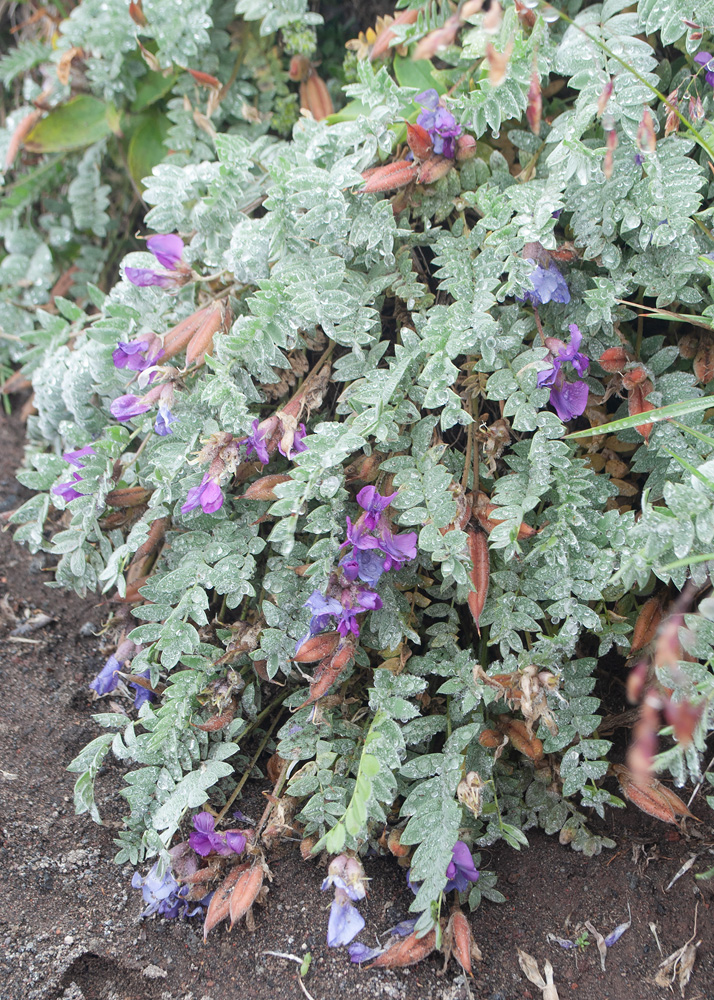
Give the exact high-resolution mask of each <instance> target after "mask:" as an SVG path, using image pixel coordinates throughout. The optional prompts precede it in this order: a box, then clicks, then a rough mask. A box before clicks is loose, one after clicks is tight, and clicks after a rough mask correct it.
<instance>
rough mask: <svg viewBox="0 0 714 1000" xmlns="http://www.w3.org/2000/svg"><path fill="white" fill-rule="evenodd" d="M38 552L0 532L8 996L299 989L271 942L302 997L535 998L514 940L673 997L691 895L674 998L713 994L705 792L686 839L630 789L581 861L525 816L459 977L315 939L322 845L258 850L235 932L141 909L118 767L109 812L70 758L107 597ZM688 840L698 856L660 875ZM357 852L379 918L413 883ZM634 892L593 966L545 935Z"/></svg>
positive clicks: (110, 770) (16, 432)
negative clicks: (61, 585) (79, 589)
mask: <svg viewBox="0 0 714 1000" xmlns="http://www.w3.org/2000/svg"><path fill="white" fill-rule="evenodd" d="M1 419H2V425H1V430H0V434H1V440H2V443H3V445H4V448H3V467H2V470H1V471H0V511H8V510H11V509H13V508H15V507H17V506H18V505H19V504H20V503H21V502H22V501H23V500H24V499H26V497H27V496H28V495H29V493H28V491H27V490H25V489H24V488H22V487H21V486H18V484H17V482H16V481H15V479H14V476H13V473H14V471H15V469H16V467H17V466H18V465H19V464H20V460H21V454H22V440H23V428H22V425H21V424H20V422H19V421H18V420H15V419H14V418H12V419H8V418H7V417H5V416H3V417H2V418H1ZM49 569H50V567H49V566H48V565H46V564H45V559H44V557H43V556H42V555H38V556H32V555H31V554H29V553H28V552H27V551H26V550H25V549H23V548H21V547H19V546H18V545H15V544H14V543H13V541H12V539H11V536H10V534H9V532H4V533H1V534H0V676H1V678H2V688H3V699H4V704H3V711H2V716H1V717H0V718H1V721H0V752H1V754H2V764H1V765H0V769H1V770H0V796H1V797H2V816H3V828H2V846H0V862H1V865H2V873H3V883H4V891H3V893H2V903H1V904H0V905H1V907H2V908H1V910H0V937H1V938H2V944H3V949H2V955H1V956H0V977H1V978H0V982H1V983H2V985H1V986H0V996H1V997H2V998H3V1000H19V998H23V1000H60V998H61V1000H82V998H85V1000H154V998H156V1000H229V998H230V1000H234V998H236V997H248V998H250V1000H287V998H293V997H295V998H297V997H301V996H303V995H304V994H303V992H302V990H301V986H300V983H299V982H298V966H297V965H296V964H294V963H292V962H286V961H284V960H283V959H281V958H280V957H277V956H275V955H270V954H267V953H268V952H270V951H273V952H282V953H291V954H293V955H298V956H304V955H305V954H306V953H307V952H310V954H311V955H312V964H311V966H310V969H309V972H308V973H307V976H306V977H305V980H304V983H305V987H306V988H307V989H308V990H309V992H310V995H311V996H312V997H313V998H314V1000H334V998H336V997H339V998H340V1000H357V998H372V997H376V998H381V997H385V998H390V1000H426V998H429V1000H467V998H468V997H473V998H479V1000H522V998H525V1000H531V998H534V997H537V996H538V995H539V993H540V989H539V988H538V987H536V986H532V985H531V984H529V982H528V981H527V980H526V978H525V977H524V975H523V973H522V972H521V969H520V967H519V962H518V949H521V950H522V951H524V952H526V953H528V954H529V955H532V956H533V957H534V958H535V960H536V962H537V963H538V966H539V967H540V968H543V966H544V963H545V962H546V960H547V961H549V962H550V963H551V964H552V967H553V970H554V983H555V986H556V988H557V990H558V995H559V996H560V997H561V998H563V997H568V996H573V997H578V998H579V1000H651V998H653V997H658V996H662V997H665V996H667V995H668V993H667V992H666V991H663V990H662V988H661V987H659V986H657V985H656V984H655V977H656V976H657V973H658V969H659V966H660V964H661V963H662V961H663V959H664V958H666V957H667V956H668V955H671V954H672V953H673V952H675V951H676V950H677V949H680V948H682V947H683V946H684V945H685V944H686V943H687V942H688V940H689V939H690V938H691V935H692V928H693V926H694V913H695V907H697V904H698V926H697V941H701V944H699V947H698V949H697V952H696V958H695V962H694V966H693V969H692V975H691V980H690V982H689V984H688V986H687V987H686V992H685V996H686V997H687V998H688V1000H712V998H714V958H713V945H714V922H713V921H712V919H711V907H712V903H713V902H714V883H712V882H705V881H697V880H696V879H695V875H696V873H697V872H698V871H699V872H701V871H706V870H707V869H708V868H711V866H712V846H711V845H712V842H713V841H714V837H713V836H712V830H711V826H710V817H711V811H710V810H708V809H707V807H706V804H705V803H703V801H702V799H701V796H700V797H698V798H697V799H696V800H695V802H694V804H693V812H694V813H695V814H696V815H697V816H698V817H699V818H700V819H703V820H704V822H703V823H701V824H697V825H696V826H697V829H696V830H693V831H690V834H695V835H696V836H689V835H683V834H682V833H680V832H679V831H678V830H677V829H673V828H672V827H671V826H667V825H665V824H664V823H658V822H657V821H656V820H654V819H652V818H650V817H649V816H647V815H645V814H643V813H641V812H639V811H638V810H636V809H635V808H634V807H633V806H629V807H628V808H627V810H625V811H619V812H615V811H611V812H609V813H608V817H607V821H606V823H605V824H604V825H602V827H601V829H602V832H603V833H605V834H606V835H607V836H608V837H611V838H612V839H613V840H615V841H616V845H617V846H616V848H615V849H614V850H612V851H604V852H603V853H602V854H600V855H598V856H597V857H594V858H586V857H583V856H582V855H581V854H576V853H574V852H572V851H571V850H569V849H568V848H566V847H563V846H561V845H560V844H559V843H558V841H557V839H555V838H552V837H546V836H545V835H544V834H542V833H540V832H539V831H529V833H528V837H529V841H530V847H529V848H527V849H524V850H522V851H521V852H516V851H513V850H511V849H510V848H508V847H507V846H505V845H503V844H499V845H498V846H497V847H495V848H494V849H492V850H486V851H483V852H482V857H483V863H484V865H486V864H487V867H488V868H490V869H493V870H495V871H496V872H497V873H498V876H499V882H498V888H499V889H500V891H501V892H503V894H504V895H505V896H506V902H505V903H503V904H501V905H496V904H493V903H490V902H487V901H485V902H484V903H482V905H481V906H480V907H479V909H478V910H477V911H476V912H475V913H474V914H471V915H469V917H468V919H469V922H470V924H471V928H472V932H473V936H474V938H475V940H476V942H477V943H478V945H479V947H480V949H481V952H482V953H483V961H482V962H479V963H476V964H475V965H474V979H473V980H467V978H466V977H465V976H464V975H463V974H460V975H457V976H454V973H453V969H454V968H455V966H454V964H453V963H452V966H451V967H450V968H449V971H448V972H447V974H446V975H445V976H443V977H442V976H440V974H439V973H440V967H441V960H440V957H439V956H437V955H434V956H433V957H431V958H429V959H427V960H426V961H424V962H423V963H421V964H420V965H418V966H416V967H414V968H410V969H403V970H396V971H392V970H379V969H374V970H368V969H365V968H359V967H357V966H353V965H351V964H350V962H349V959H348V956H347V953H346V951H345V950H344V949H339V950H335V949H328V948H327V945H326V940H325V933H326V929H327V915H328V914H327V907H328V906H329V900H328V901H327V902H326V899H325V896H324V895H323V894H322V893H321V892H320V883H321V881H322V877H323V876H324V874H325V872H324V869H323V868H322V867H321V863H320V861H319V860H318V861H316V860H311V861H307V862H305V861H303V860H302V859H301V857H300V852H299V850H298V845H297V844H296V843H292V842H289V841H285V842H283V843H282V844H280V845H279V846H278V847H276V849H275V850H274V851H273V852H272V853H271V857H270V866H271V870H272V872H273V875H274V880H273V882H272V883H271V891H270V895H269V897H268V901H267V905H266V906H264V907H261V908H259V909H258V911H257V913H256V930H255V932H254V933H251V932H250V931H249V930H248V929H247V928H246V927H245V926H243V925H241V926H237V927H236V928H235V929H234V931H233V933H229V932H228V929H227V925H225V924H224V925H221V927H219V928H217V929H216V930H215V931H214V932H213V933H212V935H211V938H210V940H209V944H208V945H206V946H204V943H203V933H202V925H201V921H191V920H187V921H178V920H173V921H169V920H155V919H149V920H145V921H142V920H140V918H139V914H140V912H141V910H142V899H141V893H139V892H136V891H135V890H132V889H131V886H130V882H131V876H132V874H133V869H132V868H131V866H124V867H121V868H120V867H117V866H116V865H115V864H114V862H113V860H112V859H113V856H114V854H115V846H114V844H113V836H114V834H115V832H116V830H117V829H119V827H120V822H119V821H120V816H121V799H120V798H119V796H118V795H117V791H118V788H119V786H120V778H121V775H122V768H121V767H120V766H119V765H118V764H117V762H115V761H113V759H112V758H111V756H110V757H109V758H107V763H106V764H105V766H104V768H103V769H102V772H101V773H100V778H99V781H98V786H97V787H98V794H99V803H98V804H99V807H100V812H101V814H102V816H103V817H104V821H105V825H104V826H103V827H99V826H96V825H95V824H93V823H92V822H91V821H90V820H89V819H88V817H87V816H75V815H74V812H73V806H72V786H73V782H74V776H73V775H72V774H69V773H68V772H67V771H66V765H67V764H68V763H69V761H70V760H71V759H72V758H73V757H74V756H75V755H76V754H77V752H78V751H79V750H80V749H81V747H82V746H84V745H85V744H86V743H87V742H88V741H89V740H91V739H92V738H94V737H95V736H96V735H97V734H98V732H99V727H98V726H97V725H96V724H95V723H94V722H93V721H92V718H91V716H92V713H93V712H94V711H95V708H94V706H93V705H92V703H91V700H90V693H91V692H90V691H89V689H88V687H87V684H88V682H89V680H91V678H92V677H93V676H94V675H95V674H96V672H97V671H98V669H99V668H100V667H101V665H102V663H103V661H104V658H105V655H104V653H103V651H102V648H101V638H100V637H98V635H97V633H99V632H100V629H101V624H102V621H103V619H104V618H105V617H106V614H107V608H106V605H105V603H104V599H102V598H90V599H87V600H84V601H82V600H79V599H78V598H76V597H73V596H72V595H68V594H66V593H64V592H61V591H58V590H53V589H49V588H47V587H46V586H45V581H46V580H47V579H50V578H51V574H50V573H49ZM269 787H270V783H269V782H268V780H267V779H266V781H265V782H262V783H261V782H256V781H252V782H249V783H248V785H247V786H246V790H245V797H244V799H243V800H242V802H241V808H242V809H243V811H245V812H246V813H248V814H249V815H251V805H252V806H253V813H255V814H259V811H260V810H261V809H262V806H263V805H264V802H265V800H264V798H263V797H262V792H263V791H266V790H268V789H269ZM687 797H688V796H687V795H685V796H684V798H685V800H686V798H687ZM594 825H595V826H597V822H596V823H595V824H594ZM692 826H694V824H692ZM692 854H697V855H698V856H699V857H698V861H697V862H696V863H694V864H693V865H692V866H690V867H689V868H688V869H687V870H686V871H685V872H684V874H683V875H681V876H680V877H679V878H678V879H677V880H676V881H675V882H674V884H672V885H671V887H670V888H669V889H668V887H669V886H670V883H671V882H672V880H673V878H674V876H675V875H677V873H678V872H679V871H680V869H681V868H682V867H683V865H684V864H685V863H686V862H687V860H688V859H689V858H690V857H691V855H692ZM365 868H366V872H367V876H368V877H369V879H370V892H369V895H368V897H367V900H366V901H365V904H366V905H365V906H364V909H363V912H364V916H365V918H366V920H367V927H368V928H370V929H374V930H375V931H383V930H386V929H387V928H388V927H390V926H391V925H392V924H394V923H395V922H397V921H399V920H401V919H403V918H404V917H406V915H407V912H408V908H409V905H410V903H411V901H412V899H413V896H412V894H411V892H410V890H409V889H408V887H407V885H406V883H405V879H404V873H403V869H400V868H399V867H398V866H397V865H396V864H394V861H393V859H391V858H390V859H388V858H367V859H366V862H365ZM628 906H629V908H630V909H631V913H632V926H631V928H630V929H628V930H627V931H626V932H625V933H624V934H623V935H622V937H621V938H620V939H619V940H617V941H616V943H615V944H614V945H613V946H612V948H610V949H609V950H608V958H607V967H606V971H605V972H603V971H602V968H601V961H600V955H599V952H598V948H597V946H596V942H595V940H594V937H593V936H592V935H591V937H590V940H589V944H587V945H586V946H584V947H576V948H574V949H571V950H563V949H562V948H561V947H559V946H558V945H557V944H556V943H554V942H552V941H549V940H548V935H549V934H551V935H555V936H557V937H560V938H563V939H570V938H576V939H577V928H578V925H582V926H584V925H585V922H586V921H590V922H591V923H592V924H593V925H594V927H596V928H597V929H598V930H599V931H601V932H605V933H607V931H608V930H609V929H610V928H612V927H615V926H616V925H618V924H620V923H622V922H623V921H625V920H626V919H627V916H628ZM653 930H654V933H653ZM655 935H656V936H655ZM580 940H581V941H582V938H581V939H580ZM371 943H376V942H374V941H373V942H371ZM660 947H661V949H662V951H661V953H660V950H659V948H660ZM674 989H675V990H678V983H677V982H675V984H674Z"/></svg>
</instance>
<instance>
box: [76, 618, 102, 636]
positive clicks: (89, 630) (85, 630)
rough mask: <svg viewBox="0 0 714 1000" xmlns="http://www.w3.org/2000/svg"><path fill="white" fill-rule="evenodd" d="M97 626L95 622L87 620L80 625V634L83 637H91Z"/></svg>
mask: <svg viewBox="0 0 714 1000" xmlns="http://www.w3.org/2000/svg"><path fill="white" fill-rule="evenodd" d="M96 628H97V626H96V625H95V624H94V622H85V623H84V625H80V627H79V630H78V634H79V635H81V637H82V638H83V639H90V638H91V637H92V636H93V635H94V633H95V631H96Z"/></svg>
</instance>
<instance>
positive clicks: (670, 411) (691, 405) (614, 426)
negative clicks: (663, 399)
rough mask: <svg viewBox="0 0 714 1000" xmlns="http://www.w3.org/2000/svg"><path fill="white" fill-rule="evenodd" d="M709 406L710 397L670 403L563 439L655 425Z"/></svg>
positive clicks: (697, 411)
mask: <svg viewBox="0 0 714 1000" xmlns="http://www.w3.org/2000/svg"><path fill="white" fill-rule="evenodd" d="M711 406H714V398H712V397H711V396H701V397H699V398H698V399H685V400H684V401H683V402H682V403H670V404H669V405H668V406H660V407H659V408H658V409H656V410H649V411H648V412H647V413H636V414H635V415H634V416H632V417H623V418H622V420H612V421H610V423H609V424H600V425H599V426H597V427H588V429H587V430H585V431H575V432H574V433H572V434H565V435H564V437H565V440H566V441H575V440H579V439H581V438H589V437H595V435H596V434H614V433H616V432H617V431H626V430H629V428H630V427H641V426H642V424H656V423H658V422H659V421H660V420H670V419H671V418H672V417H683V416H685V415H686V414H687V413H699V412H700V411H701V410H708V409H709V408H710V407H711Z"/></svg>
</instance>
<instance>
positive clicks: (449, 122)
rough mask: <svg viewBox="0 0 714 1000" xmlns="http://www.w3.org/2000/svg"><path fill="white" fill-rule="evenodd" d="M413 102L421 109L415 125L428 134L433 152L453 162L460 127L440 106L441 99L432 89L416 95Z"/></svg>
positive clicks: (445, 109)
mask: <svg viewBox="0 0 714 1000" xmlns="http://www.w3.org/2000/svg"><path fill="white" fill-rule="evenodd" d="M414 101H415V103H416V104H420V105H421V107H422V108H423V111H422V112H421V114H420V115H419V117H418V118H417V125H421V127H422V128H424V129H426V131H427V132H428V133H429V136H430V138H431V141H432V143H433V147H434V152H435V153H437V154H439V155H441V156H446V157H448V159H450V160H453V158H454V156H455V155H456V140H457V138H458V137H459V136H460V135H461V132H462V129H461V126H460V125H459V124H458V123H457V121H456V119H455V118H454V116H453V115H452V113H451V112H450V111H449V110H448V109H447V108H445V107H444V106H443V105H442V104H441V98H440V97H439V94H438V92H437V91H436V90H435V89H434V88H433V87H431V88H430V89H429V90H424V91H422V93H421V94H417V96H416V97H415V98H414Z"/></svg>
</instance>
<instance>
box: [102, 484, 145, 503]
mask: <svg viewBox="0 0 714 1000" xmlns="http://www.w3.org/2000/svg"><path fill="white" fill-rule="evenodd" d="M151 493H152V491H151V490H146V489H144V487H143V486H127V487H125V488H124V489H121V490H110V491H109V493H107V496H106V501H107V503H108V504H109V506H110V507H140V506H141V504H143V503H146V501H147V500H148V499H149V497H150V496H151Z"/></svg>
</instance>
